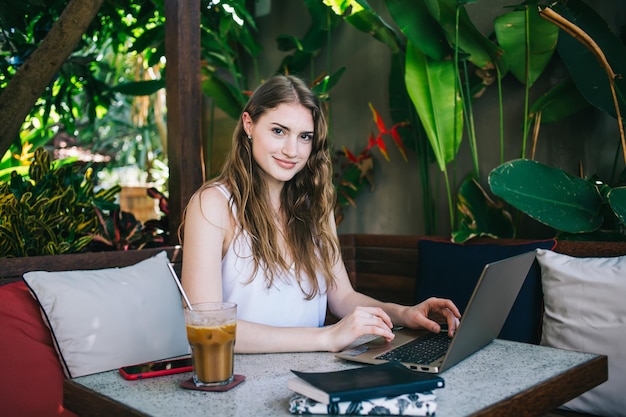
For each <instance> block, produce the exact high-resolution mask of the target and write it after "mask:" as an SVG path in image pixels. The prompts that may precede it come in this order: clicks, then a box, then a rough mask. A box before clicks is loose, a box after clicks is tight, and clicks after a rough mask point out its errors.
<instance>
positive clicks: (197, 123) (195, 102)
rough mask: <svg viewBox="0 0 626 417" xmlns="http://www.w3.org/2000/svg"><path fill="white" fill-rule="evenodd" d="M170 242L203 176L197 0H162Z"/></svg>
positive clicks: (198, 1) (172, 240)
mask: <svg viewBox="0 0 626 417" xmlns="http://www.w3.org/2000/svg"><path fill="white" fill-rule="evenodd" d="M165 56H166V58H167V71H166V91H167V137H168V140H167V152H168V160H169V171H170V176H169V211H170V213H169V222H170V226H169V229H170V230H169V231H170V243H171V244H177V243H179V242H178V226H179V225H180V223H181V218H182V213H183V210H184V208H185V206H186V205H187V202H188V201H189V198H190V197H191V195H192V194H193V193H194V192H195V191H196V190H197V189H198V187H200V186H201V185H202V182H203V181H204V165H203V158H202V154H203V152H202V129H201V120H202V90H201V83H200V0H165Z"/></svg>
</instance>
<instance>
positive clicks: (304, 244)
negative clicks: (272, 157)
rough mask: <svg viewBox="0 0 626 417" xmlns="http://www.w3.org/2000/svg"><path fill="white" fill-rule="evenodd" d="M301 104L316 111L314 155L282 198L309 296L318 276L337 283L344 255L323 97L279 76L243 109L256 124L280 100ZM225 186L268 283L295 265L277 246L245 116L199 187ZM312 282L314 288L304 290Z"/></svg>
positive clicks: (291, 247)
mask: <svg viewBox="0 0 626 417" xmlns="http://www.w3.org/2000/svg"><path fill="white" fill-rule="evenodd" d="M283 103H287V104H293V103H297V104H301V105H302V106H304V107H306V108H307V109H309V110H310V111H311V115H312V116H313V123H314V129H315V131H314V135H313V143H312V150H311V155H310V156H309V159H308V161H307V163H306V165H305V167H304V168H303V169H302V170H301V171H300V172H299V173H297V174H296V175H295V176H294V177H293V178H292V179H291V180H290V181H288V182H286V183H285V185H284V187H283V190H282V193H281V196H280V199H281V207H282V209H283V211H284V214H285V216H286V219H287V223H286V227H285V234H284V239H285V243H286V245H285V246H286V247H287V250H288V252H289V256H290V257H291V259H292V260H293V261H294V267H295V271H296V277H297V280H298V285H299V286H300V288H301V289H302V291H303V293H304V294H305V296H306V298H307V299H311V298H313V297H315V296H316V295H317V294H319V293H320V291H321V288H320V285H319V283H318V280H317V278H316V276H317V274H318V273H319V274H321V275H322V276H323V277H324V280H325V282H326V286H327V288H330V287H332V286H333V285H334V283H335V281H334V276H333V272H332V268H333V265H334V264H335V262H336V261H337V260H338V259H339V253H340V250H339V242H338V239H337V236H336V233H335V232H334V229H333V227H332V220H331V215H332V212H333V207H334V203H335V192H334V187H333V184H332V162H331V157H330V150H329V147H330V146H329V143H328V137H327V135H328V125H327V122H326V117H325V115H324V112H323V110H322V108H321V106H320V102H319V99H318V98H317V96H316V95H315V94H314V93H313V92H312V91H311V90H310V89H309V87H308V86H307V85H306V84H305V83H304V82H303V81H302V80H301V79H299V78H297V77H294V76H289V75H277V76H274V77H272V78H270V79H268V80H267V81H265V82H264V83H263V84H261V85H260V86H259V87H258V88H257V89H256V90H255V91H254V93H253V94H252V96H251V97H250V100H249V101H248V103H247V104H246V106H245V108H244V110H243V111H244V112H248V114H250V117H251V118H252V120H253V122H256V121H257V120H258V119H259V117H261V116H262V115H263V114H265V113H266V112H267V111H268V110H270V109H275V108H276V107H278V106H279V105H280V104H283ZM216 183H220V184H224V185H226V186H227V187H228V188H229V190H230V192H231V198H230V205H231V208H232V206H234V207H235V208H236V210H235V212H236V220H237V223H238V224H239V226H240V228H241V229H238V230H237V233H242V232H243V231H245V232H247V233H248V234H249V236H250V237H251V242H252V251H253V255H254V273H253V275H252V276H251V277H250V280H252V279H253V278H254V275H255V274H256V272H257V271H258V270H259V269H261V270H263V272H264V274H265V277H266V284H267V286H268V287H270V286H272V284H273V282H274V280H275V279H277V277H279V276H281V275H283V274H282V273H284V272H285V271H288V270H289V269H290V266H289V265H287V261H286V260H285V258H284V257H283V256H282V255H281V252H280V251H279V250H277V248H279V247H280V245H278V236H279V231H278V228H277V227H276V224H275V222H274V219H273V215H272V213H273V210H272V206H271V203H270V201H269V192H268V189H267V184H266V182H265V179H264V175H263V173H262V170H261V168H260V167H259V166H258V164H257V163H256V162H255V161H254V158H253V157H252V143H251V141H250V140H249V139H248V137H247V135H246V132H245V131H244V128H243V121H242V118H241V117H240V118H239V122H238V123H237V126H236V127H235V130H234V133H233V138H232V146H231V149H230V152H229V155H228V157H227V160H226V161H225V164H224V166H223V168H222V171H221V173H220V174H219V176H217V177H216V178H214V179H213V180H211V181H209V182H207V183H205V184H204V185H203V186H202V187H201V188H200V189H199V190H198V193H201V192H202V191H203V190H204V189H206V188H208V187H211V186H214V185H215V184H216ZM305 281H306V282H308V283H309V288H310V290H305V289H304V288H303V282H305Z"/></svg>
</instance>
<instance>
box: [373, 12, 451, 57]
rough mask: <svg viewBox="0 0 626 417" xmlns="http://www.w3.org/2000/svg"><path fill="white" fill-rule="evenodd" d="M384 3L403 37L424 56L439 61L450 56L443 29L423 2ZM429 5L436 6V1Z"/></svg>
mask: <svg viewBox="0 0 626 417" xmlns="http://www.w3.org/2000/svg"><path fill="white" fill-rule="evenodd" d="M385 3H386V4H387V9H388V10H389V13H390V14H391V17H393V19H394V21H395V22H396V24H397V25H398V27H399V28H400V30H401V31H402V33H403V34H404V36H406V37H407V39H408V40H409V42H411V43H412V44H413V45H416V46H417V47H418V48H419V49H420V50H421V51H422V52H423V53H424V54H426V56H428V57H429V58H431V59H434V60H436V61H441V60H442V59H444V58H445V57H446V56H450V55H451V54H452V49H451V48H450V45H449V44H448V41H447V39H446V35H445V33H444V31H443V28H442V27H441V25H440V24H439V22H438V21H437V20H436V19H435V18H434V17H433V15H432V14H431V13H430V12H429V10H428V8H427V4H426V3H425V1H424V0H385ZM430 4H432V5H433V6H438V3H437V2H436V1H431V2H430Z"/></svg>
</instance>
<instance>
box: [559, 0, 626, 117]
mask: <svg viewBox="0 0 626 417" xmlns="http://www.w3.org/2000/svg"><path fill="white" fill-rule="evenodd" d="M553 10H554V11H555V12H557V13H559V14H560V15H561V16H563V17H564V18H566V19H567V20H569V21H570V22H572V23H574V24H575V25H577V26H578V27H579V28H581V29H582V30H583V31H584V32H585V33H586V34H587V35H589V36H590V37H591V38H592V39H593V40H594V41H595V42H596V43H597V44H598V46H599V47H600V49H602V52H603V53H604V55H605V56H606V58H607V60H608V62H609V64H610V65H611V68H612V69H613V72H615V73H616V74H626V46H624V44H623V42H622V41H621V40H620V39H619V38H618V37H617V36H616V35H615V34H614V33H613V32H611V29H610V28H609V27H608V25H607V23H606V21H605V20H604V19H602V17H600V16H599V15H598V13H597V12H596V11H595V10H593V9H592V8H591V7H589V6H588V5H587V4H585V3H584V2H583V1H581V0H568V1H567V2H558V3H557V4H555V5H554V6H553ZM557 51H558V53H559V56H560V57H561V59H562V60H563V62H564V63H565V65H566V66H567V69H568V71H569V73H570V74H571V76H572V78H573V79H574V82H575V83H576V86H577V87H578V89H579V90H580V92H581V93H582V95H583V96H584V97H585V98H586V99H587V101H589V102H590V103H591V104H592V105H594V106H595V107H597V108H599V109H601V110H603V111H605V112H607V113H608V114H610V115H611V116H613V117H614V118H615V117H617V116H616V112H615V106H614V104H613V98H612V95H611V91H610V87H609V79H608V76H607V73H606V71H605V69H604V68H602V67H601V66H600V64H599V63H598V60H597V59H596V57H595V56H594V55H593V54H592V53H591V51H589V49H587V48H586V47H585V46H584V45H583V44H581V43H580V42H579V41H577V40H576V39H574V38H573V37H572V36H570V35H569V34H566V33H562V34H561V35H560V36H559V42H558V46H557ZM615 88H616V90H617V96H618V99H619V103H620V107H621V108H622V109H624V105H625V104H626V103H625V102H624V97H626V78H624V77H618V78H617V79H615ZM622 113H623V111H622Z"/></svg>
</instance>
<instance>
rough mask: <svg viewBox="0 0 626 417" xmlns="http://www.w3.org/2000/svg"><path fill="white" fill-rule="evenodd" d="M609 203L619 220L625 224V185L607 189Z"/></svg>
mask: <svg viewBox="0 0 626 417" xmlns="http://www.w3.org/2000/svg"><path fill="white" fill-rule="evenodd" d="M608 200H609V205H610V206H611V209H613V212H614V213H615V215H616V216H617V218H618V219H619V221H620V222H621V223H622V224H623V225H626V187H617V188H613V189H612V190H611V191H609V194H608Z"/></svg>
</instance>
